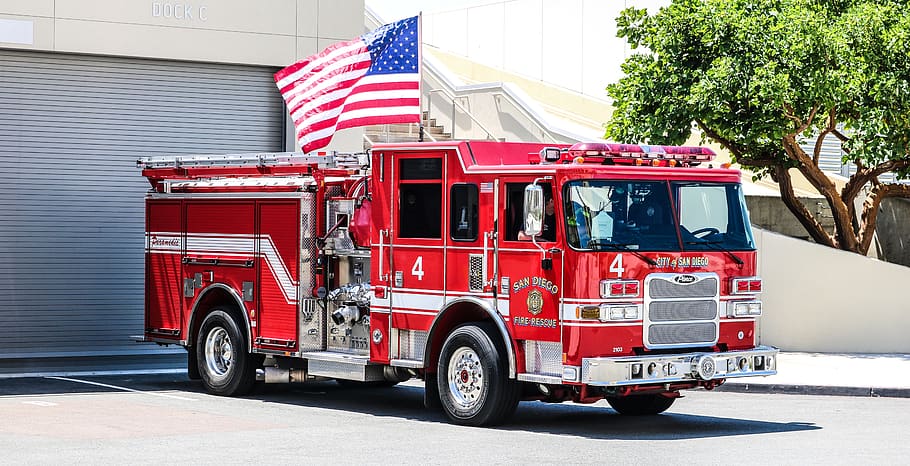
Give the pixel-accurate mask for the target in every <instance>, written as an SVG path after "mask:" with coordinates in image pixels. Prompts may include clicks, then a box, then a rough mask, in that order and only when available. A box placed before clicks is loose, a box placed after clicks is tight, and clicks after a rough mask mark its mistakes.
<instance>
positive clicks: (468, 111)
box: [426, 88, 496, 140]
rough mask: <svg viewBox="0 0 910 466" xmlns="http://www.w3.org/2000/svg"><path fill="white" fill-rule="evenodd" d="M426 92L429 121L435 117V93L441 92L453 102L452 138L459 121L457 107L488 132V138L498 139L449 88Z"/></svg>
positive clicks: (447, 100)
mask: <svg viewBox="0 0 910 466" xmlns="http://www.w3.org/2000/svg"><path fill="white" fill-rule="evenodd" d="M426 94H427V99H426V100H427V110H426V112H427V121H428V122H429V121H430V120H432V119H433V116H432V108H433V105H432V103H433V102H432V100H431V99H432V97H433V96H434V95H439V94H441V95H442V96H443V97H445V99H446V102H449V103H451V104H452V115H451V118H452V119H451V120H450V121H451V122H452V131H451V133H450V134H451V135H452V139H455V128H456V127H457V126H458V125H457V124H455V123H456V121H457V120H456V118H457V115H456V113H457V112H456V109H457V110H461V112H462V113H464V115H465V116H467V117H468V118H469V119H470V120H471V121H472V122H473V123H474V124H476V125H477V126H478V127H479V128H480V129H481V130H483V132H484V133H486V137H487V139H494V140H495V139H496V137H495V136H494V135H493V132H492V131H490V129H489V128H487V127H486V126H484V124H483V123H481V122H480V120H478V119H477V118H476V117H475V116H474V114H473V113H471V111H470V110H468V109H467V108H465V107H464V105H462V104H461V103H459V102H458V101H457V100H456V99H458V97H456V96H454V95H452V94H451V93H449V92H448V90H447V89H443V88H439V89H430V90H429V91H427V92H426Z"/></svg>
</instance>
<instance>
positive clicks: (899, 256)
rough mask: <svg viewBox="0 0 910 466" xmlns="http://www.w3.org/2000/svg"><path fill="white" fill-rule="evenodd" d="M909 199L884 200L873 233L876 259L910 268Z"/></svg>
mask: <svg viewBox="0 0 910 466" xmlns="http://www.w3.org/2000/svg"><path fill="white" fill-rule="evenodd" d="M908 220H910V199H885V200H884V201H882V203H881V207H880V208H879V212H878V220H877V223H876V227H875V231H876V234H877V238H878V251H876V252H877V253H878V257H879V258H881V259H882V260H886V261H888V262H891V263H894V264H901V265H905V266H908V267H910V222H908Z"/></svg>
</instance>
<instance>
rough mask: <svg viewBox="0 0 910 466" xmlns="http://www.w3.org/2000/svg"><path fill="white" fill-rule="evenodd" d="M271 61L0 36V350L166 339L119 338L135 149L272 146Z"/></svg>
mask: <svg viewBox="0 0 910 466" xmlns="http://www.w3.org/2000/svg"><path fill="white" fill-rule="evenodd" d="M274 71H275V70H274V69H271V68H264V67H253V66H240V65H224V64H203V63H187V62H174V61H159V60H144V59H130V58H116V57H98V56H84V55H65V54H55V53H40V52H21V51H11V50H0V361H3V360H6V361H18V364H15V365H16V366H18V367H20V368H26V369H28V368H29V363H28V361H38V360H40V359H42V358H44V359H46V358H57V357H71V358H79V357H82V358H85V357H93V358H95V357H98V356H109V357H116V356H124V355H133V356H134V355H140V356H141V355H142V354H144V353H148V354H152V353H154V354H161V353H162V352H168V351H171V352H173V351H174V349H173V348H172V349H170V350H167V349H159V348H157V347H156V346H154V345H149V344H138V343H135V342H134V341H133V340H132V339H131V338H130V337H131V336H134V335H141V334H142V331H143V273H144V262H143V261H144V258H143V252H144V248H143V244H144V243H143V241H144V239H143V236H144V216H143V215H144V214H143V211H144V198H143V196H144V193H145V192H146V191H147V189H148V184H147V183H146V181H145V178H143V177H142V176H140V173H139V171H138V170H137V169H136V165H135V162H136V159H137V158H139V157H140V156H143V155H157V154H170V153H209V154H211V153H227V152H251V151H256V152H258V151H280V150H282V148H283V147H284V134H285V127H284V115H285V111H284V106H283V103H282V101H281V98H280V95H279V93H278V91H277V89H276V88H275V85H274V82H273V81H272V73H273V72H274ZM180 351H182V350H180ZM100 360H101V361H102V362H103V360H104V358H101V359H100Z"/></svg>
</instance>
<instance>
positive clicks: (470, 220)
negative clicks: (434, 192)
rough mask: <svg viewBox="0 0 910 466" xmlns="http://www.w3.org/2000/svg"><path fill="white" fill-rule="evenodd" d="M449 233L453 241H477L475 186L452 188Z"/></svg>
mask: <svg viewBox="0 0 910 466" xmlns="http://www.w3.org/2000/svg"><path fill="white" fill-rule="evenodd" d="M450 198H451V206H450V215H451V218H450V219H449V232H450V234H451V236H452V239H453V240H455V241H475V240H477V219H478V212H477V207H478V206H477V185H476V184H456V185H453V186H452V191H451V195H450Z"/></svg>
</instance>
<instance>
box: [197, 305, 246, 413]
mask: <svg viewBox="0 0 910 466" xmlns="http://www.w3.org/2000/svg"><path fill="white" fill-rule="evenodd" d="M196 360H197V365H198V367H199V375H200V376H201V378H202V384H203V385H204V386H205V389H206V390H207V391H208V392H209V393H212V394H214V395H223V396H240V395H245V394H246V393H248V392H249V391H250V389H251V388H252V387H253V384H254V383H255V382H256V367H255V366H254V364H253V358H251V357H250V355H249V354H248V353H247V352H246V340H245V339H244V337H243V334H242V333H241V332H240V327H239V326H238V325H237V322H236V321H234V319H233V318H232V317H231V316H230V315H229V314H228V313H227V312H225V311H223V310H221V309H215V310H213V311H212V312H211V313H209V315H207V316H206V317H205V320H204V321H202V327H201V328H200V330H199V336H198V338H197V340H196Z"/></svg>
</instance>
